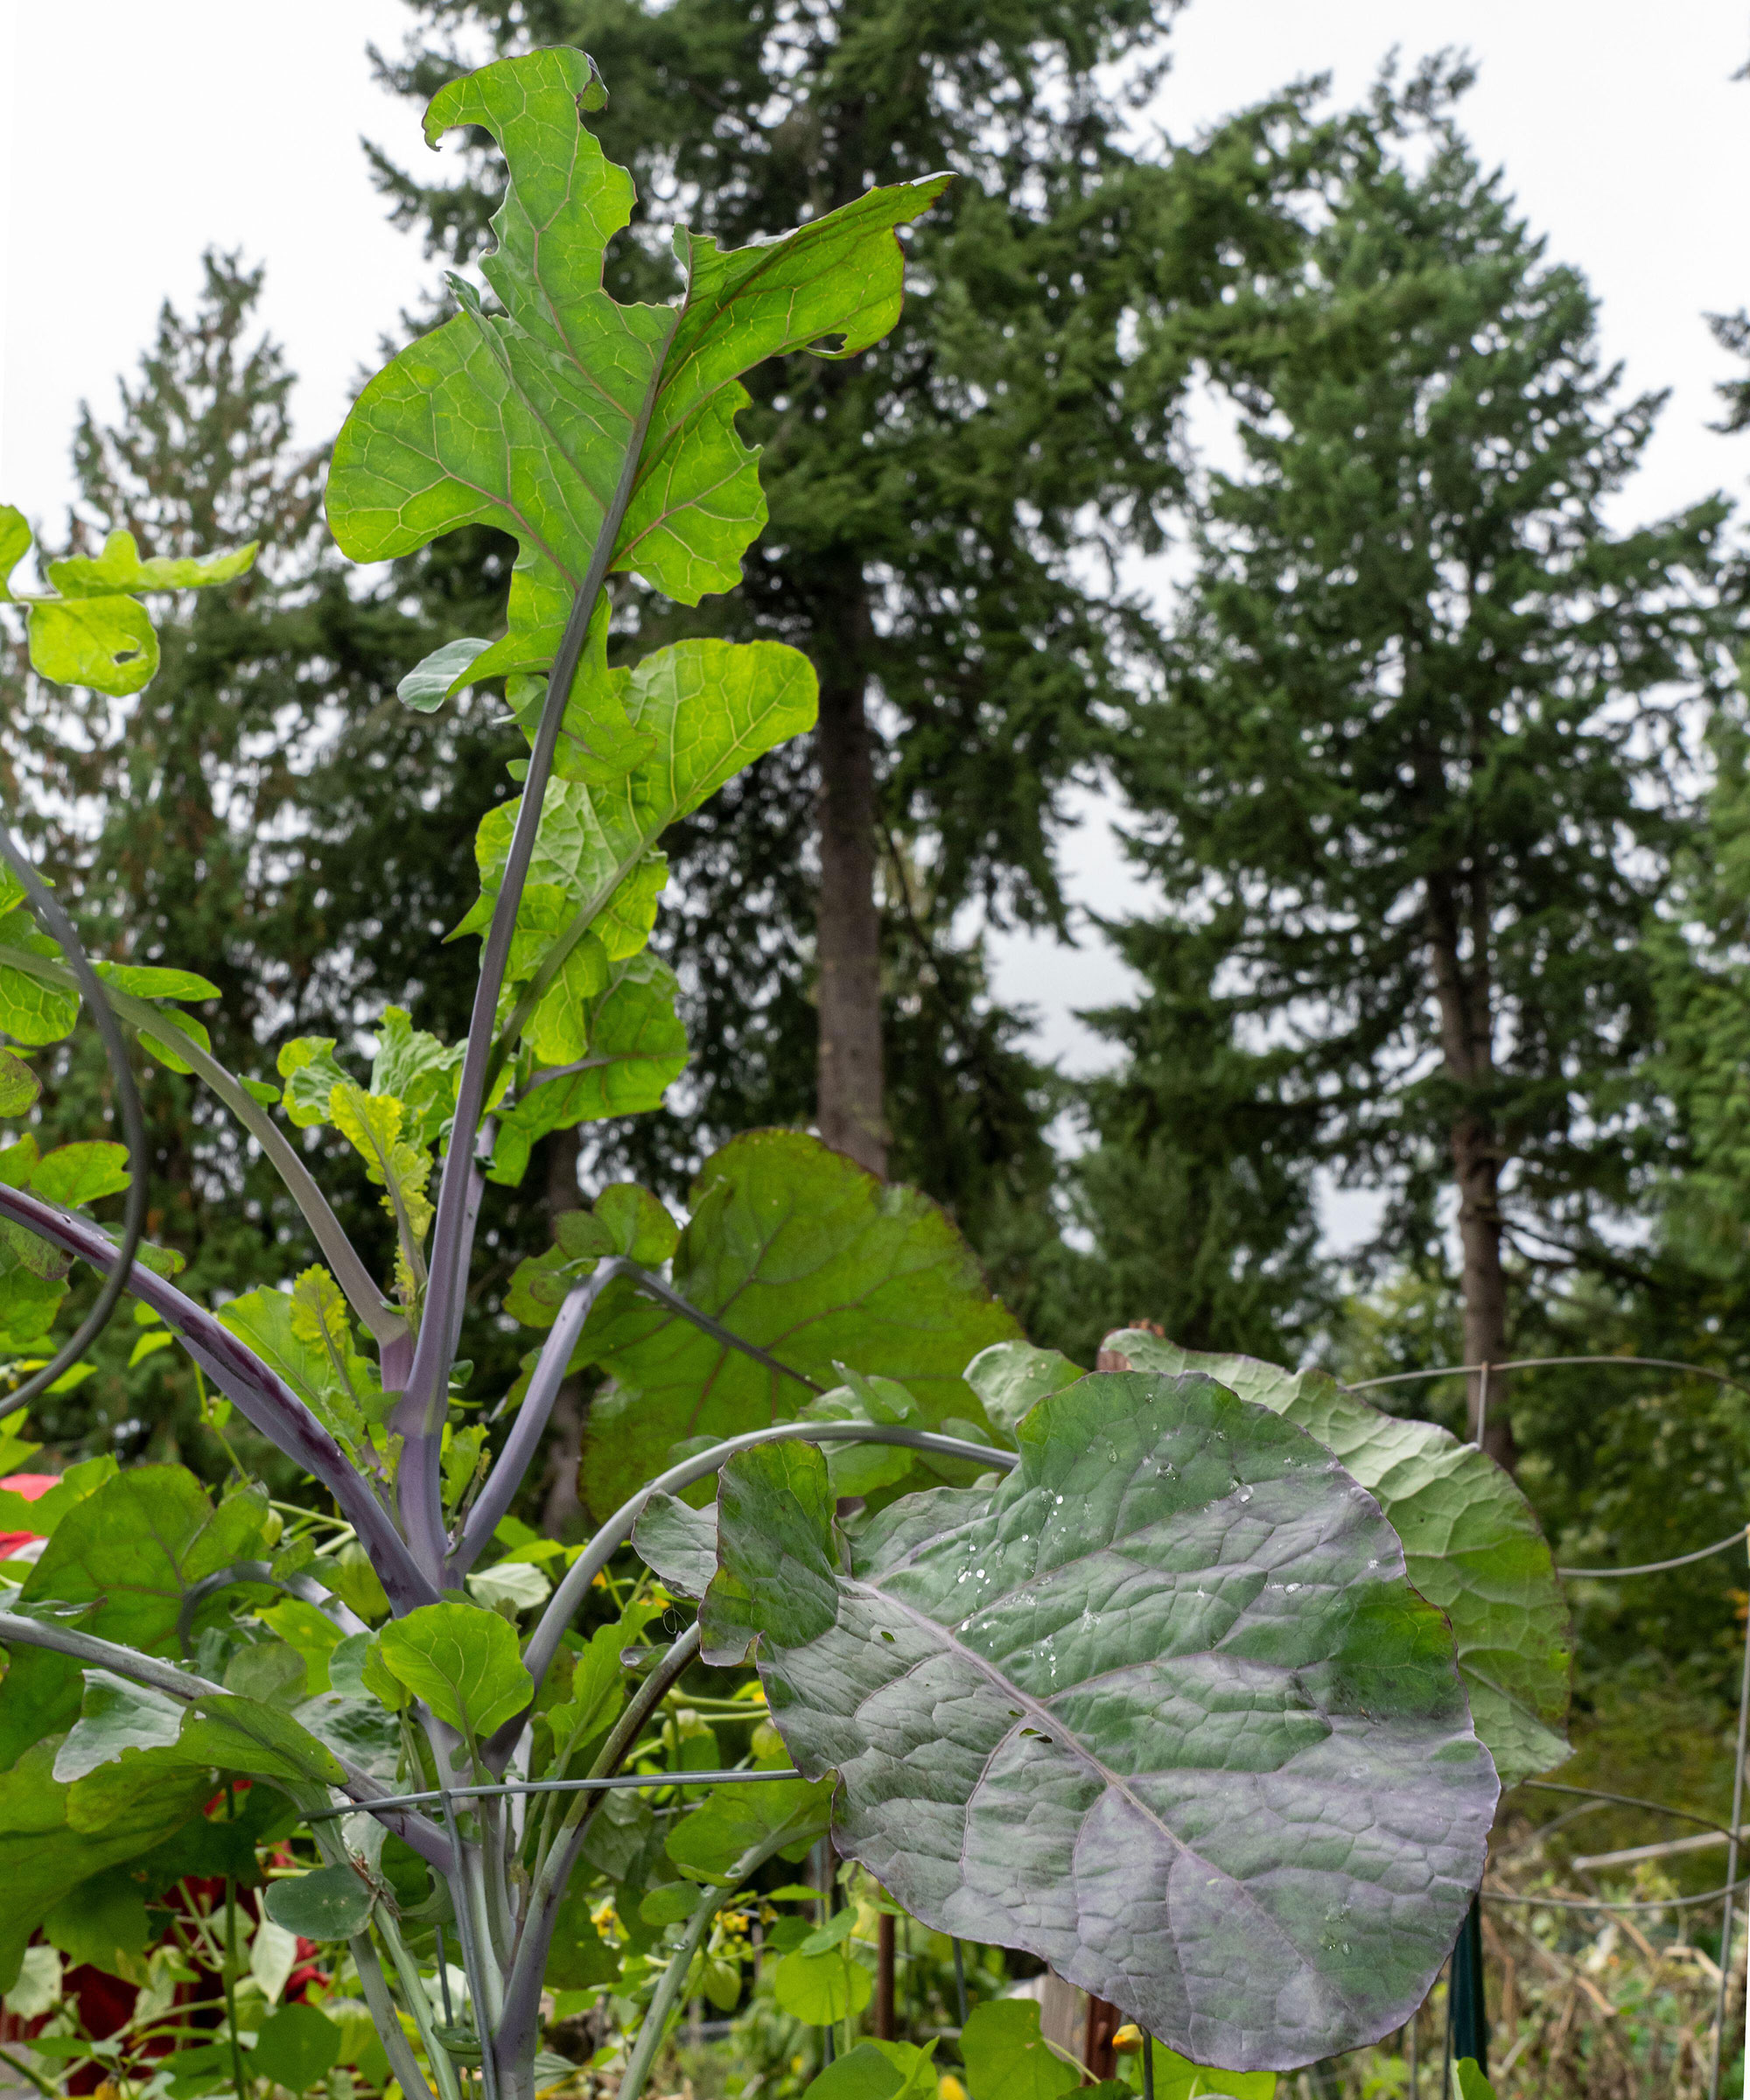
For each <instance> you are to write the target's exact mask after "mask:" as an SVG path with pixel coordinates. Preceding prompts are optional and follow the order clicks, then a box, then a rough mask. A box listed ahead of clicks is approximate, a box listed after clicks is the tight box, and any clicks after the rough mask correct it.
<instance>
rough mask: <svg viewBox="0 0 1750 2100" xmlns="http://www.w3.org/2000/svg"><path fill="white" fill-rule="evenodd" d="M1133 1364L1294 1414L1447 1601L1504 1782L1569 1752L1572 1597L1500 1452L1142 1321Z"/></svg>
mask: <svg viewBox="0 0 1750 2100" xmlns="http://www.w3.org/2000/svg"><path fill="white" fill-rule="evenodd" d="M1106 1346H1107V1348H1109V1349H1110V1350H1111V1351H1112V1352H1113V1354H1114V1355H1117V1356H1120V1357H1122V1358H1123V1359H1124V1362H1125V1363H1126V1364H1127V1365H1128V1367H1129V1368H1130V1369H1133V1370H1138V1371H1162V1372H1165V1373H1166V1374H1167V1375H1168V1376H1177V1375H1179V1374H1180V1373H1181V1372H1184V1371H1198V1372H1201V1373H1202V1374H1203V1376H1206V1377H1209V1378H1214V1379H1215V1380H1217V1381H1218V1382H1219V1383H1221V1384H1222V1385H1225V1386H1227V1387H1228V1388H1229V1390H1232V1391H1234V1392H1236V1393H1237V1394H1239V1396H1240V1397H1241V1398H1242V1399H1243V1400H1251V1401H1255V1402H1257V1404H1258V1405H1260V1406H1263V1407H1267V1408H1269V1409H1271V1411H1272V1412H1273V1413H1275V1414H1278V1415H1280V1416H1282V1418H1284V1420H1285V1421H1289V1422H1293V1423H1295V1424H1297V1425H1299V1427H1300V1428H1302V1429H1304V1430H1306V1432H1307V1433H1308V1434H1309V1435H1310V1436H1313V1437H1316V1438H1317V1439H1319V1441H1320V1443H1321V1444H1322V1445H1324V1446H1325V1447H1326V1449H1327V1450H1328V1451H1330V1452H1332V1453H1334V1455H1335V1456H1336V1457H1337V1458H1338V1459H1339V1460H1341V1462H1342V1464H1343V1465H1344V1467H1346V1468H1347V1469H1348V1471H1349V1472H1350V1473H1352V1474H1354V1475H1355V1478H1356V1480H1358V1481H1360V1482H1361V1484H1362V1487H1363V1488H1367V1489H1368V1490H1369V1492H1370V1493H1371V1494H1373V1495H1376V1497H1377V1498H1378V1501H1379V1505H1380V1508H1381V1509H1383V1510H1384V1512H1385V1514H1386V1516H1388V1517H1389V1518H1390V1521H1391V1525H1392V1529H1393V1530H1395V1531H1396V1532H1397V1536H1398V1537H1399V1538H1400V1539H1401V1540H1402V1541H1403V1544H1404V1566H1405V1568H1406V1570H1407V1572H1408V1573H1409V1577H1410V1579H1411V1582H1412V1583H1413V1584H1414V1585H1415V1586H1416V1588H1417V1590H1418V1592H1419V1593H1421V1595H1423V1596H1424V1597H1425V1598H1426V1599H1427V1600H1428V1601H1429V1602H1430V1603H1431V1604H1433V1605H1437V1606H1439V1608H1440V1610H1441V1611H1443V1612H1444V1613H1445V1614H1446V1618H1447V1620H1448V1621H1449V1622H1450V1624H1451V1626H1452V1629H1453V1639H1454V1641H1455V1642H1456V1643H1457V1647H1458V1656H1459V1672H1460V1676H1461V1677H1463V1679H1464V1682H1465V1691H1466V1694H1467V1698H1469V1700H1470V1705H1471V1716H1472V1719H1473V1720H1474V1722H1475V1725H1476V1732H1477V1733H1478V1735H1479V1736H1480V1737H1481V1739H1482V1740H1483V1742H1484V1743H1485V1744H1486V1745H1487V1746H1488V1752H1489V1754H1490V1756H1491V1757H1493V1758H1494V1760H1495V1770H1496V1771H1497V1772H1498V1773H1499V1774H1500V1775H1501V1782H1502V1786H1504V1787H1512V1786H1516V1785H1517V1784H1518V1783H1519V1782H1520V1781H1521V1780H1523V1779H1530V1778H1531V1777H1533V1776H1534V1775H1536V1774H1537V1773H1540V1772H1548V1771H1550V1770H1551V1769H1553V1768H1554V1767H1555V1766H1557V1765H1558V1764H1561V1763H1562V1762H1564V1761H1565V1759H1566V1758H1567V1756H1568V1754H1569V1752H1568V1744H1567V1740H1566V1738H1565V1734H1564V1733H1563V1729H1564V1726H1565V1721H1566V1718H1567V1709H1568V1681H1569V1677H1570V1675H1571V1673H1572V1667H1573V1655H1572V1635H1571V1632H1570V1629H1569V1627H1568V1613H1567V1603H1566V1600H1565V1597H1564V1596H1563V1593H1562V1589H1561V1586H1560V1585H1559V1583H1558V1581H1557V1579H1556V1571H1555V1566H1554V1564H1553V1562H1552V1560H1551V1554H1550V1548H1549V1545H1548V1544H1547V1542H1546V1541H1545V1539H1544V1534H1543V1532H1542V1530H1540V1529H1539V1527H1538V1523H1537V1516H1536V1514H1535V1513H1534V1512H1533V1510H1532V1508H1531V1505H1530V1502H1527V1501H1526V1499H1525V1496H1524V1495H1523V1494H1522V1493H1521V1491H1520V1490H1519V1488H1517V1487H1516V1486H1515V1484H1514V1482H1513V1481H1511V1480H1510V1479H1509V1476H1508V1475H1507V1474H1505V1473H1503V1472H1502V1469H1501V1467H1498V1466H1497V1465H1496V1464H1495V1461H1494V1460H1492V1459H1488V1458H1485V1457H1484V1456H1483V1454H1482V1453H1481V1452H1480V1451H1477V1450H1476V1449H1474V1447H1473V1446H1470V1445H1467V1444H1460V1441H1459V1440H1458V1439H1457V1438H1456V1437H1454V1436H1453V1435H1452V1433H1451V1432H1449V1431H1447V1430H1444V1429H1439V1428H1436V1427H1435V1426H1434V1425H1433V1424H1432V1423H1428V1422H1404V1421H1399V1420H1397V1419H1396V1418H1394V1417H1392V1416H1390V1415H1384V1414H1382V1413H1380V1411H1378V1409H1377V1408H1375V1407H1372V1406H1370V1405H1369V1404H1368V1403H1367V1402H1366V1401H1364V1400H1361V1399H1358V1398H1356V1397H1355V1396H1353V1395H1351V1394H1349V1393H1346V1392H1345V1391H1344V1390H1343V1389H1342V1387H1341V1386H1340V1385H1339V1384H1338V1383H1337V1382H1336V1380H1335V1379H1334V1378H1332V1377H1330V1376H1327V1374H1326V1373H1324V1372H1322V1371H1299V1372H1290V1371H1284V1370H1279V1369H1278V1368H1277V1367H1276V1366H1275V1365H1274V1364H1267V1363H1259V1362H1257V1360H1256V1359H1255V1358H1252V1357H1249V1356H1212V1355H1199V1354H1197V1353H1195V1352H1194V1351H1192V1350H1187V1349H1182V1348H1180V1347H1179V1346H1178V1345H1177V1343H1175V1342H1171V1341H1162V1340H1161V1339H1160V1338H1159V1336H1157V1335H1153V1334H1146V1333H1145V1332H1144V1331H1142V1330H1141V1329H1139V1328H1131V1329H1127V1330H1124V1331H1121V1332H1120V1333H1118V1334H1112V1335H1109V1336H1108V1337H1107V1344H1106Z"/></svg>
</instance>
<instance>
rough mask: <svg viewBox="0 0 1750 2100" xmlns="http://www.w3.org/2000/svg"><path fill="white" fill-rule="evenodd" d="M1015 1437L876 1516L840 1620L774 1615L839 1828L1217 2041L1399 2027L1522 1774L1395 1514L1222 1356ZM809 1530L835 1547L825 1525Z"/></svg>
mask: <svg viewBox="0 0 1750 2100" xmlns="http://www.w3.org/2000/svg"><path fill="white" fill-rule="evenodd" d="M1019 1441H1020V1454H1021V1455H1020V1462H1019V1466H1018V1467H1016V1469H1015V1471H1014V1472H1013V1473H1012V1474H1010V1475H1009V1476H1008V1478H1007V1479H1006V1480H1005V1481H1003V1482H1002V1483H1001V1485H1000V1486H998V1488H995V1489H994V1490H992V1491H991V1493H990V1494H989V1495H988V1496H986V1495H982V1494H980V1493H978V1492H976V1491H963V1492H959V1493H956V1492H953V1491H949V1490H942V1489H938V1490H935V1491H933V1493H931V1494H930V1495H921V1496H912V1497H908V1498H907V1499H906V1500H905V1501H902V1502H897V1503H895V1504H893V1506H892V1508H891V1509H888V1510H886V1511H884V1512H883V1513H881V1514H880V1515H879V1516H876V1517H875V1518H874V1519H873V1520H872V1522H871V1523H870V1524H869V1526H868V1528H867V1529H866V1530H865V1531H864V1532H862V1533H861V1534H860V1535H859V1537H858V1539H857V1541H856V1542H855V1546H854V1561H853V1568H852V1572H851V1575H850V1576H848V1577H840V1578H839V1579H838V1586H839V1607H838V1616H837V1622H836V1623H835V1624H834V1626H833V1627H832V1628H830V1629H829V1630H828V1631H826V1632H825V1633H823V1634H821V1635H817V1636H816V1637H814V1638H812V1639H809V1640H806V1641H803V1642H800V1643H798V1644H795V1645H792V1644H790V1642H788V1641H787V1639H786V1638H785V1635H786V1632H787V1630H789V1629H788V1627H787V1623H786V1620H787V1614H789V1611H790V1607H789V1606H788V1603H787V1602H785V1601H784V1600H778V1601H777V1604H776V1606H775V1607H774V1610H773V1611H772V1613H771V1614H770V1616H769V1619H768V1622H767V1624H766V1626H764V1627H763V1628H762V1629H761V1640H760V1674H761V1677H762V1678H763V1679H764V1682H765V1684H766V1687H767V1696H768V1698H769V1699H770V1701H771V1705H772V1712H773V1718H774V1720H775V1722H776V1723H777V1726H778V1728H779V1730H780V1732H781V1734H782V1735H783V1738H784V1740H785V1742H786V1744H787V1745H788V1747H789V1749H790V1751H791V1753H792V1754H793V1755H794V1757H795V1761H796V1764H797V1766H798V1767H799V1768H800V1769H801V1770H802V1772H803V1773H804V1774H805V1775H808V1776H810V1777H819V1776H821V1775H823V1774H824V1773H826V1772H828V1771H832V1770H836V1771H837V1773H838V1775H839V1790H838V1794H837V1797H836V1800H835V1805H834V1836H835V1841H836V1843H837V1845H838V1847H839V1850H840V1851H841V1852H845V1853H847V1854H849V1855H850V1856H851V1857H853V1858H856V1859H861V1860H862V1861H863V1862H864V1863H865V1865H866V1866H868V1867H869V1868H870V1869H871V1871H872V1873H875V1874H876V1875H877V1876H878V1877H879V1880H881V1881H882V1882H883V1883H884V1884H885V1885H886V1887H888V1888H889V1889H890V1890H891V1891H892V1892H893V1894H894V1896H895V1897H896V1898H897V1899H898V1900H899V1901H900V1902H901V1903H903V1904H904V1905H905V1906H906V1908H907V1909H908V1910H910V1911H911V1912H912V1913H913V1914H914V1915H916V1916H918V1917H920V1918H921V1919H922V1920H923V1921H924V1922H926V1923H927V1924H928V1925H930V1926H931V1927H932V1928H934V1929H936V1930H939V1931H944V1932H951V1933H956V1934H959V1935H961V1936H963V1937H966V1938H970V1939H976V1940H983V1941H987V1942H997V1943H1002V1944H1006V1945H1009V1946H1014V1947H1020V1948H1024V1949H1026V1950H1027V1951H1028V1952H1030V1953H1033V1954H1035V1955H1037V1956H1039V1957H1040V1958H1042V1959H1044V1960H1046V1961H1048V1962H1049V1963H1050V1964H1052V1965H1053V1966H1054V1968H1055V1969H1057V1970H1058V1971H1059V1972H1060V1973H1061V1974H1062V1975H1064V1976H1066V1977H1068V1978H1069V1979H1070V1980H1071V1981H1072V1982H1074V1983H1077V1984H1080V1985H1082V1987H1083V1988H1084V1989H1086V1990H1089V1991H1096V1992H1097V1993H1098V1994H1099V1995H1100V1996H1102V1997H1103V1998H1110V1999H1112V2000H1114V2001H1115V2002H1116V2003H1117V2004H1118V2005H1121V2006H1122V2007H1123V2008H1124V2010H1125V2012H1127V2013H1129V2014H1130V2015H1131V2017H1132V2018H1133V2019H1137V2020H1138V2021H1139V2022H1140V2023H1141V2024H1142V2025H1143V2026H1146V2027H1148V2028H1150V2029H1151V2030H1152V2032H1153V2033H1157V2034H1159V2035H1160V2036H1161V2037H1162V2038H1163V2039H1164V2040H1166V2041H1167V2042H1168V2043H1169V2045H1170V2046H1171V2047H1174V2048H1176V2049H1178V2050H1180V2052H1181V2053H1183V2054H1185V2055H1187V2056H1188V2057H1190V2058H1192V2059H1193V2060H1194V2061H1200V2062H1215V2063H1223V2064H1229V2065H1232V2066H1234V2067H1235V2068H1239V2069H1263V2068H1282V2067H1286V2066H1290V2065H1296V2064H1301V2063H1305V2062H1306V2061H1309V2060H1311V2059H1313V2058H1316V2057H1320V2056H1326V2055H1333V2054H1337V2053H1338V2052H1339V2051H1341V2050H1344V2049H1348V2048H1353V2047H1357V2046H1358V2045H1360V2044H1362V2043H1363V2042H1367V2041H1370V2040H1374V2039H1376V2037H1377V2036H1379V2035H1380V2034H1382V2033H1385V2032H1386V2031H1388V2030H1389V2029H1390V2028H1392V2027H1394V2026H1399V2025H1401V2024H1402V2022H1403V2021H1404V2019H1405V2018H1406V2017H1407V2016H1408V2015H1409V2013H1410V2012H1411V2011H1412V2010H1413V2009H1414V2008H1415V2007H1416V2006H1417V2005H1419V2004H1420V2003H1421V2002H1422V2000H1423V1998H1424V1997H1425V1994H1426V1992H1427V1990H1428V1988H1429V1986H1430V1985H1431V1984H1432V1980H1433V1978H1434V1976H1435V1974H1436V1972H1437V1971H1438V1970H1439V1965H1440V1964H1441V1962H1442V1961H1443V1960H1444V1959H1445V1958H1446V1953H1447V1951H1448V1950H1449V1949H1450V1948H1451V1946H1452V1943H1453V1936H1454V1935H1455V1934H1456V1932H1457V1930H1458V1927H1459V1924H1460V1920H1461V1918H1462V1917H1463V1915H1464V1912H1465V1909H1466V1908H1467V1904H1468V1902H1469V1901H1470V1896H1471V1893H1472V1891H1473V1890H1474V1888H1475V1887H1476V1886H1477V1883H1478V1881H1479V1880H1480V1878H1481V1873H1482V1866H1483V1859H1484V1854H1485V1847H1486V1844H1487V1840H1488V1830H1489V1824H1490V1822H1491V1820H1492V1817H1493V1815H1494V1810H1495V1798H1496V1795H1497V1791H1498V1789H1497V1786H1496V1782H1495V1771H1494V1768H1493V1766H1492V1765H1491V1764H1490V1761H1489V1759H1488V1753H1487V1752H1486V1751H1485V1750H1484V1748H1483V1747H1482V1746H1481V1743H1480V1742H1479V1741H1478V1740H1477V1739H1476V1737H1475V1735H1474V1733H1473V1731H1472V1728H1471V1726H1470V1718H1469V1715H1468V1713H1467V1710H1466V1705H1465V1698H1464V1693H1463V1691H1462V1688H1461V1686H1460V1681H1459V1677H1458V1672H1457V1669H1456V1667H1455V1664H1454V1661H1453V1645H1452V1638H1451V1635H1450V1634H1449V1633H1448V1631H1447V1628H1446V1621H1444V1620H1443V1619H1442V1617H1441V1616H1440V1614H1439V1612H1438V1611H1437V1610H1436V1609H1435V1608H1434V1607H1433V1606H1432V1605H1430V1604H1428V1603H1427V1602H1425V1600H1423V1599H1422V1598H1420V1597H1418V1595H1417V1594H1416V1593H1415V1592H1414V1591H1413V1590H1412V1589H1411V1587H1410V1586H1409V1584H1408V1583H1407V1582H1406V1581H1405V1580H1404V1558H1403V1553H1402V1551H1401V1549H1400V1548H1399V1545H1398V1543H1397V1536H1396V1534H1395V1533H1394V1532H1393V1531H1392V1530H1391V1527H1390V1524H1388V1523H1386V1521H1385V1519H1384V1518H1383V1516H1381V1515H1380V1512H1379V1509H1378V1506H1377V1504H1376V1503H1375V1502H1374V1501H1373V1499H1372V1497H1371V1496H1369V1495H1368V1494H1367V1493H1366V1492H1365V1491H1364V1490H1363V1489H1362V1488H1360V1487H1359V1486H1358V1485H1357V1483H1356V1482H1355V1481H1354V1480H1353V1479H1352V1478H1351V1477H1350V1476H1349V1475H1348V1474H1346V1473H1345V1472H1344V1471H1343V1469H1342V1468H1341V1467H1340V1466H1339V1465H1338V1463H1337V1461H1336V1460H1334V1458H1333V1457H1332V1456H1331V1454H1330V1453H1329V1452H1327V1450H1325V1449H1324V1448H1323V1446H1320V1445H1319V1444H1317V1443H1315V1442H1314V1441H1313V1439H1312V1438H1311V1437H1310V1436H1308V1435H1307V1434H1306V1432H1304V1431H1302V1430H1299V1429H1297V1428H1296V1427H1295V1426H1294V1425H1292V1423H1288V1422H1285V1421H1283V1420H1282V1419H1280V1418H1278V1417H1277V1416H1275V1415H1272V1414H1271V1413H1270V1412H1269V1411H1267V1410H1265V1409H1264V1408H1260V1407H1257V1406H1255V1405H1253V1404H1250V1403H1249V1402H1246V1401H1243V1400H1239V1399H1236V1397H1234V1396H1233V1395H1232V1394H1230V1393H1229V1392H1226V1391H1224V1390H1222V1388H1221V1387H1219V1386H1217V1385H1215V1384H1214V1383H1211V1382H1210V1381H1208V1380H1207V1379H1203V1378H1199V1377H1185V1378H1180V1379H1177V1380H1170V1379H1166V1378H1160V1377H1145V1376H1134V1375H1130V1376H1095V1377H1091V1378H1085V1379H1083V1380H1082V1381H1081V1382H1080V1383H1078V1384H1076V1385H1074V1386H1071V1387H1069V1388H1068V1390H1066V1391H1063V1392H1060V1393H1057V1394H1054V1396H1052V1397H1050V1398H1048V1399H1047V1400H1045V1401H1043V1402H1041V1403H1040V1405H1038V1406H1037V1407H1035V1408H1034V1409H1033V1411H1032V1412H1031V1413H1030V1414H1029V1415H1028V1416H1027V1417H1026V1419H1025V1420H1024V1421H1023V1422H1022V1424H1021V1425H1020V1432H1019ZM737 1464H739V1461H737V1460H732V1461H731V1465H732V1467H734V1466H736V1465H737ZM758 1477H759V1476H757V1475H744V1486H745V1487H747V1488H751V1487H752V1486H753V1484H754V1483H755V1482H756V1481H757V1479H758ZM721 1492H722V1491H721V1489H720V1490H719V1493H720V1494H721ZM777 1514H778V1513H777V1512H776V1511H775V1510H774V1511H772V1512H771V1513H770V1516H771V1519H772V1522H773V1523H776V1521H777ZM719 1553H720V1555H721V1556H722V1557H723V1558H724V1560H725V1564H726V1565H727V1564H728V1563H729V1561H730V1558H731V1555H732V1544H731V1541H730V1538H729V1537H728V1535H727V1534H726V1533H725V1535H724V1537H722V1538H721V1540H720V1544H719ZM816 1553H817V1570H818V1571H830V1570H832V1569H833V1568H834V1567H835V1565H836V1564H835V1558H834V1551H833V1544H832V1540H831V1537H830V1533H827V1532H825V1531H823V1532H822V1533H821V1534H820V1535H819V1537H818V1538H817V1542H816Z"/></svg>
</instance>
